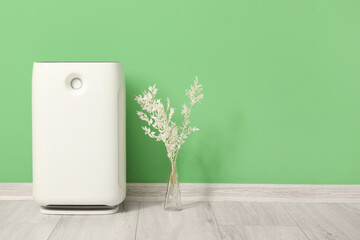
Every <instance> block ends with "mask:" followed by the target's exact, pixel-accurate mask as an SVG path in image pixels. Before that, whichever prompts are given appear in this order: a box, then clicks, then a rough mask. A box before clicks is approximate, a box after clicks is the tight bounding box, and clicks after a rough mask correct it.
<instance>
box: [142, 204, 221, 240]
mask: <svg viewBox="0 0 360 240" xmlns="http://www.w3.org/2000/svg"><path fill="white" fill-rule="evenodd" d="M136 236H137V237H136V239H137V240H169V239H176V240H191V239H196V240H202V239H205V240H212V239H216V240H218V239H221V236H220V232H219V230H218V226H217V225H216V221H215V218H214V216H213V213H212V211H211V208H210V206H209V203H206V202H197V203H195V204H193V205H186V204H185V209H184V210H182V211H180V212H169V211H165V210H163V203H162V202H142V203H141V205H140V212H139V219H138V227H137V235H136Z"/></svg>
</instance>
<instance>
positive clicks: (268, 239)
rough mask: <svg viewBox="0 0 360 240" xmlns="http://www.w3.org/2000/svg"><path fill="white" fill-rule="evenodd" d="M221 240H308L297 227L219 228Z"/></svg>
mask: <svg viewBox="0 0 360 240" xmlns="http://www.w3.org/2000/svg"><path fill="white" fill-rule="evenodd" d="M220 231H221V236H222V237H223V240H308V238H307V237H306V236H305V235H304V234H303V232H302V231H301V230H300V228H299V227H297V226H266V227H264V226H261V227H259V226H220Z"/></svg>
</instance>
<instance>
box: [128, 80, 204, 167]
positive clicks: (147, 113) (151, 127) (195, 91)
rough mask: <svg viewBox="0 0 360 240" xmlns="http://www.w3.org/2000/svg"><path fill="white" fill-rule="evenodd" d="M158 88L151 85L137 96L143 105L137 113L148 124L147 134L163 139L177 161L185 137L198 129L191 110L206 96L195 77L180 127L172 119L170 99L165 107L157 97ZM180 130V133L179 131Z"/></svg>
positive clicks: (169, 154)
mask: <svg viewBox="0 0 360 240" xmlns="http://www.w3.org/2000/svg"><path fill="white" fill-rule="evenodd" d="M157 91H158V89H157V88H156V85H154V86H152V87H151V86H150V87H149V88H148V91H144V92H143V94H140V95H139V96H136V98H135V100H136V101H137V102H138V103H139V105H140V106H141V109H142V110H143V111H138V112H137V115H138V116H139V117H140V119H141V120H144V121H145V122H146V123H147V124H148V127H147V126H144V127H143V129H144V131H145V135H148V136H149V137H151V138H155V139H156V141H163V142H164V144H165V147H166V150H167V153H168V158H169V159H170V161H171V162H172V163H174V162H176V158H177V155H178V152H179V150H180V147H181V145H182V144H183V143H184V142H185V139H186V138H187V137H188V135H189V134H190V133H192V132H195V131H198V130H199V129H198V128H196V127H191V126H190V125H189V124H190V112H191V108H192V107H193V106H194V104H196V103H200V101H201V99H202V98H203V97H204V94H203V93H202V87H201V85H199V82H198V77H196V78H195V82H194V85H192V86H191V88H190V90H186V91H185V94H186V96H188V97H189V98H190V106H187V105H186V104H184V106H183V109H182V111H181V114H182V115H183V116H184V121H183V124H182V126H181V127H180V128H179V127H178V126H176V123H175V122H174V121H173V120H172V117H173V115H174V113H175V109H174V108H172V107H171V106H170V99H169V98H167V107H166V109H165V107H164V105H163V104H162V102H161V100H160V99H156V95H157ZM179 131H180V133H179Z"/></svg>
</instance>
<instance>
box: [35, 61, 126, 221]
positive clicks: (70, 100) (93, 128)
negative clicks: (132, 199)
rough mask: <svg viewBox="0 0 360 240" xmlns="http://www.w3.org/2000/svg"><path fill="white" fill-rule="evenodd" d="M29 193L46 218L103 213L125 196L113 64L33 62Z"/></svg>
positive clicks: (119, 94) (121, 104) (118, 80)
mask: <svg viewBox="0 0 360 240" xmlns="http://www.w3.org/2000/svg"><path fill="white" fill-rule="evenodd" d="M32 129H33V138H32V140H33V196H34V199H35V201H36V202H37V203H39V204H40V211H41V212H42V213H46V214H110V213H114V212H117V210H118V207H119V204H120V203H121V202H122V201H123V200H124V198H125V194H126V176H125V174H126V169H125V168H126V166H125V164H126V163H125V161H126V159H125V83H124V74H123V68H122V64H121V63H119V62H36V63H34V68H33V79H32Z"/></svg>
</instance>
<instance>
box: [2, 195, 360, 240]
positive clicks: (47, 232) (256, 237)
mask: <svg viewBox="0 0 360 240" xmlns="http://www.w3.org/2000/svg"><path fill="white" fill-rule="evenodd" d="M184 205H185V206H184V207H185V209H184V210H183V211H181V212H166V211H164V210H163V209H162V203H161V202H126V203H124V204H122V206H121V210H120V212H118V213H117V214H113V215H102V216H100V215H98V216H75V215H64V216H56V215H43V214H40V213H39V207H38V206H37V205H36V204H35V203H34V202H33V201H0V239H1V240H12V239H16V240H18V239H19V240H26V239H29V240H43V239H52V240H55V239H56V240H58V239H59V240H60V239H61V240H68V239H69V240H78V239H81V240H82V239H84V240H91V239H94V240H95V239H96V240H108V239H125V240H133V239H138V240H142V239H154V240H162V239H163V240H175V239H177V240H181V239H185V240H192V239H194V240H201V239H206V240H212V239H220V240H221V239H223V240H225V239H226V240H227V239H238V240H308V239H310V240H315V239H316V240H322V239H324V240H332V239H333V240H359V239H360V204H356V203H355V204H353V203H351V204H350V203H349V204H339V203H251V202H249V203H240V202H194V203H185V204H184Z"/></svg>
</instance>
